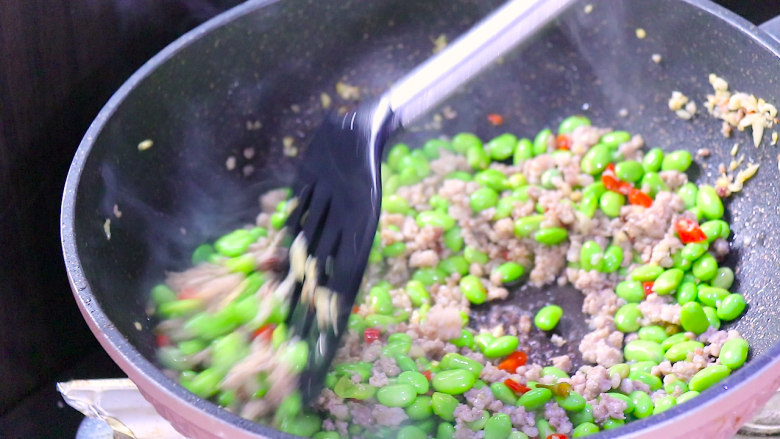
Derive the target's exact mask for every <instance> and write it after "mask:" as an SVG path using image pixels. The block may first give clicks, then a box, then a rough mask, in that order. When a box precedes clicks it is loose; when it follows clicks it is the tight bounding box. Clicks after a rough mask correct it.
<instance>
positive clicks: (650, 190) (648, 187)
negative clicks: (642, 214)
mask: <svg viewBox="0 0 780 439" xmlns="http://www.w3.org/2000/svg"><path fill="white" fill-rule="evenodd" d="M640 187H641V188H642V192H644V193H646V194H648V195H650V196H651V197H653V198H655V196H656V194H658V192H662V191H668V190H669V188H668V187H667V186H666V183H664V180H663V179H662V178H661V176H660V175H658V174H657V173H655V172H647V173H645V175H644V176H642V181H641V183H640Z"/></svg>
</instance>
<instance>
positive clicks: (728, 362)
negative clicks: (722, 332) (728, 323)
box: [718, 338, 750, 370]
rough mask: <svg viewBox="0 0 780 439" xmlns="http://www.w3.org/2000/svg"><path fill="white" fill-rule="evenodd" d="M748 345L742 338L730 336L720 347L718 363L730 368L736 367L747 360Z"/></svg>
mask: <svg viewBox="0 0 780 439" xmlns="http://www.w3.org/2000/svg"><path fill="white" fill-rule="evenodd" d="M749 349H750V345H748V342H747V341H745V339H744V338H732V339H731V340H728V341H726V343H723V346H722V347H721V348H720V356H719V357H718V358H720V363H721V364H722V365H724V366H726V367H728V368H729V369H731V370H734V369H738V368H740V367H742V365H743V364H745V361H746V360H747V356H748V351H749Z"/></svg>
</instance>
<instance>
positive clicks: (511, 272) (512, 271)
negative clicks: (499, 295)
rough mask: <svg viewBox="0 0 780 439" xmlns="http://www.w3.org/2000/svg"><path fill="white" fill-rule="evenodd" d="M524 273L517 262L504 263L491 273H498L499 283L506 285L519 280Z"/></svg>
mask: <svg viewBox="0 0 780 439" xmlns="http://www.w3.org/2000/svg"><path fill="white" fill-rule="evenodd" d="M524 271H525V268H524V267H523V266H522V265H520V264H518V263H517V262H504V263H503V264H501V265H499V266H498V267H496V268H495V270H494V271H493V272H494V273H498V275H499V276H500V277H501V282H502V283H505V284H506V283H511V282H514V281H516V280H517V279H520V277H521V276H522V275H523V272H524Z"/></svg>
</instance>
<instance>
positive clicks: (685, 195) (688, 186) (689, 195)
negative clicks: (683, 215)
mask: <svg viewBox="0 0 780 439" xmlns="http://www.w3.org/2000/svg"><path fill="white" fill-rule="evenodd" d="M698 193H699V187H698V186H696V184H695V183H690V182H689V183H685V184H684V185H682V186H680V188H679V189H677V195H679V196H680V198H682V200H683V202H684V203H685V208H686V209H690V208H691V207H693V206H695V205H696V195H697V194H698Z"/></svg>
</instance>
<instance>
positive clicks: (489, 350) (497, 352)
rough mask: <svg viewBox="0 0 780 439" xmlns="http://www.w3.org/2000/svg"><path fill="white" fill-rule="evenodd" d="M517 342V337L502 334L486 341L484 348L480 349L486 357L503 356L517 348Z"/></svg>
mask: <svg viewBox="0 0 780 439" xmlns="http://www.w3.org/2000/svg"><path fill="white" fill-rule="evenodd" d="M518 344H519V340H518V339H517V337H515V336H513V335H503V336H501V337H497V338H496V339H494V340H493V341H491V342H490V343H488V344H487V346H485V349H483V350H482V353H483V354H485V356H486V357H488V358H498V357H505V356H507V355H509V354H511V353H512V352H514V351H515V350H517V345H518Z"/></svg>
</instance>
